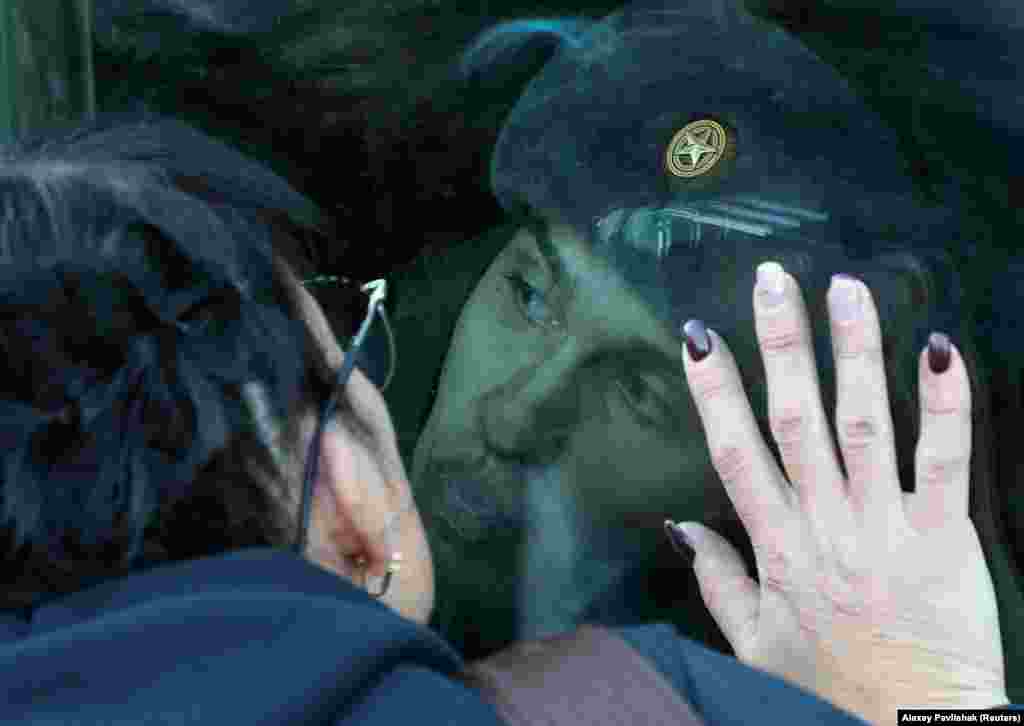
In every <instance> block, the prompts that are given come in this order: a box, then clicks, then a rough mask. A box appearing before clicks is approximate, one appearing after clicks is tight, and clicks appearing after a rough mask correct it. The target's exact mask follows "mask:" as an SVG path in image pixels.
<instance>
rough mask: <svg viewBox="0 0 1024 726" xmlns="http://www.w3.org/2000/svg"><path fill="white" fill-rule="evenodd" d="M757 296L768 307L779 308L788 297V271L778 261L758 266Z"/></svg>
mask: <svg viewBox="0 0 1024 726" xmlns="http://www.w3.org/2000/svg"><path fill="white" fill-rule="evenodd" d="M757 296H758V299H759V300H760V301H761V303H762V304H763V305H764V306H765V307H766V308H777V307H778V306H779V305H781V304H782V301H783V300H785V299H786V271H785V270H783V269H782V265H780V264H779V263H778V262H762V263H761V264H760V265H758V266H757Z"/></svg>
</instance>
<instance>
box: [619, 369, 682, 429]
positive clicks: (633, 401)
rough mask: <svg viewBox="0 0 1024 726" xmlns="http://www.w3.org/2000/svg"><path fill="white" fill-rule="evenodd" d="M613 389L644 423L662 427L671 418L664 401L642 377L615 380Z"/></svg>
mask: <svg viewBox="0 0 1024 726" xmlns="http://www.w3.org/2000/svg"><path fill="white" fill-rule="evenodd" d="M615 388H616V389H617V390H618V391H619V393H621V394H622V397H623V398H624V399H625V400H626V403H627V405H628V406H629V408H630V410H631V411H632V412H633V413H634V414H635V415H636V416H637V417H638V418H639V419H640V420H641V421H643V422H644V423H646V424H650V425H653V426H663V425H665V423H666V421H668V420H669V419H670V418H671V412H670V411H669V410H668V404H667V403H666V402H665V399H664V398H662V396H661V395H659V394H658V392H657V391H656V390H655V388H654V386H652V385H651V384H650V383H648V382H647V381H646V380H645V379H644V377H642V376H638V375H635V374H626V375H623V376H620V377H618V378H617V379H615Z"/></svg>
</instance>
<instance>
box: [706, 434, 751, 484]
mask: <svg viewBox="0 0 1024 726" xmlns="http://www.w3.org/2000/svg"><path fill="white" fill-rule="evenodd" d="M711 463H712V465H713V466H714V467H715V471H717V472H718V476H719V477H720V478H721V479H722V482H723V483H724V484H735V483H738V482H742V481H744V480H746V479H747V478H749V477H750V475H751V470H752V469H753V461H752V457H751V454H750V452H749V451H747V450H746V449H745V448H744V447H742V446H737V445H736V444H735V443H731V442H730V443H726V444H722V445H721V446H717V447H715V448H714V449H712V451H711Z"/></svg>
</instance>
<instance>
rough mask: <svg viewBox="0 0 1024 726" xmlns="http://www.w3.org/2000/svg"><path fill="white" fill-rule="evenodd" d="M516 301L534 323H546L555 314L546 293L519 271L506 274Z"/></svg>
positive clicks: (527, 317)
mask: <svg viewBox="0 0 1024 726" xmlns="http://www.w3.org/2000/svg"><path fill="white" fill-rule="evenodd" d="M505 279H506V280H508V283H509V286H510V287H511V288H512V294H513V295H514V296H515V299H516V303H517V304H518V305H519V308H520V310H521V311H522V313H523V315H524V316H525V317H526V319H527V320H529V321H530V322H531V323H533V324H534V325H544V324H545V323H547V322H549V321H550V320H551V319H552V317H553V316H554V311H553V310H552V309H551V306H550V305H548V302H547V298H545V296H544V293H543V292H541V291H540V290H538V289H537V288H536V287H534V286H533V285H531V284H530V283H528V282H527V281H526V279H525V278H523V276H522V275H520V274H519V273H512V274H509V275H505Z"/></svg>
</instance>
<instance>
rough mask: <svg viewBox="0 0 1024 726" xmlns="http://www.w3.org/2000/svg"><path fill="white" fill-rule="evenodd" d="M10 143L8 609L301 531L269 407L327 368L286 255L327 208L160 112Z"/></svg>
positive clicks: (305, 261) (3, 481)
mask: <svg viewBox="0 0 1024 726" xmlns="http://www.w3.org/2000/svg"><path fill="white" fill-rule="evenodd" d="M0 155H2V158H0V162H2V163H0V262H2V264H0V359H2V361H0V380H2V381H3V383H0V432H2V437H3V439H2V443H3V470H2V474H0V512H2V520H0V590H2V594H0V608H17V607H28V606H30V605H33V604H37V603H39V602H40V601H41V600H44V599H46V598H49V597H52V596H56V595H60V594H63V593H67V592H72V591H75V590H78V589H81V588H83V587H88V586H89V585H91V584H93V583H96V582H99V581H103V580H107V579H110V578H115V577H118V576H122V575H125V574H128V573H130V572H133V571H138V570H142V569H146V568H149V567H152V566H154V565H157V564H161V563H166V562H174V561H180V560H187V559H190V558H196V557H203V556H209V555H215V554H218V553H222V552H225V551H229V550H233V549H237V548H241V547H249V546H286V545H288V544H290V543H291V542H292V541H293V540H294V538H295V535H296V532H295V523H294V517H293V516H292V515H291V514H290V511H291V508H292V507H293V506H294V505H292V504H291V503H290V501H289V497H290V496H294V494H292V493H290V492H289V491H287V487H286V486H285V483H286V481H287V479H286V478H285V477H283V476H282V470H281V466H280V465H279V464H278V463H276V460H275V456H274V455H273V444H274V443H275V442H274V441H272V440H269V439H271V438H273V437H272V436H270V435H268V433H267V429H268V425H267V424H268V422H273V421H276V420H280V419H287V418H288V417H289V416H291V415H293V414H294V412H296V411H298V410H302V409H303V407H307V408H308V407H310V406H312V405H313V404H314V402H313V400H312V399H313V393H312V391H313V390H314V387H313V386H312V385H311V383H312V381H313V380H314V379H315V378H317V377H318V376H319V375H320V374H321V373H322V369H323V361H321V360H318V359H317V355H318V354H319V351H318V348H317V346H316V345H315V344H314V342H313V341H312V338H311V335H310V333H309V330H308V328H307V326H306V325H305V324H304V323H303V322H302V319H301V317H300V315H299V311H298V309H297V304H296V300H295V297H294V294H293V291H292V290H290V288H289V287H288V281H287V280H286V279H285V276H284V275H283V274H282V270H284V269H285V267H284V266H282V264H281V263H282V262H283V263H285V264H286V265H287V266H290V267H291V268H292V270H294V271H295V272H296V273H297V274H298V275H299V276H302V275H304V274H306V273H308V271H309V269H310V262H309V255H308V252H307V250H305V249H304V248H303V244H302V242H301V240H300V239H298V237H299V236H300V235H299V233H300V232H301V231H302V230H313V231H320V230H325V229H327V225H326V223H325V222H324V220H323V219H322V218H321V216H320V213H319V211H318V210H317V208H316V207H315V205H313V204H312V203H311V202H310V201H308V200H307V199H306V198H304V197H303V196H302V195H301V194H299V193H298V192H296V191H295V190H294V189H293V188H292V187H291V186H289V184H288V183H287V182H285V181H284V180H283V179H281V178H280V177H278V176H276V175H274V174H273V173H272V172H270V171H269V170H267V169H266V168H265V167H263V166H261V165H260V164H257V163H254V162H252V161H249V160H247V159H246V158H245V157H244V156H242V155H241V154H239V153H238V152H236V151H234V150H232V149H230V148H228V147H226V146H224V145H222V144H220V143H218V142H216V141H213V140H211V139H209V138H207V137H205V136H204V135H203V134H201V133H198V132H196V131H195V130H193V129H191V128H189V127H188V126H186V125H184V124H182V123H179V122H176V121H173V120H168V119H162V118H158V117H154V116H149V115H144V116H141V117H140V116H134V117H104V118H101V119H100V120H98V121H95V122H92V123H89V124H87V125H85V126H82V127H80V128H78V129H75V130H71V131H67V132H58V133H50V134H47V135H46V136H44V137H40V138H36V139H32V140H27V141H24V142H21V143H18V144H16V145H13V146H11V147H9V148H7V149H3V150H0ZM296 350H300V351H303V354H302V355H295V351H296ZM253 386H256V387H258V389H259V390H260V391H261V392H262V393H263V395H262V396H257V397H254V396H253V395H252V391H253ZM254 401H257V402H261V403H262V404H263V405H264V408H267V407H269V410H256V409H255V408H254V406H253V402H254ZM276 443H277V444H280V445H287V442H285V441H281V440H278V441H277V442H276Z"/></svg>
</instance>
